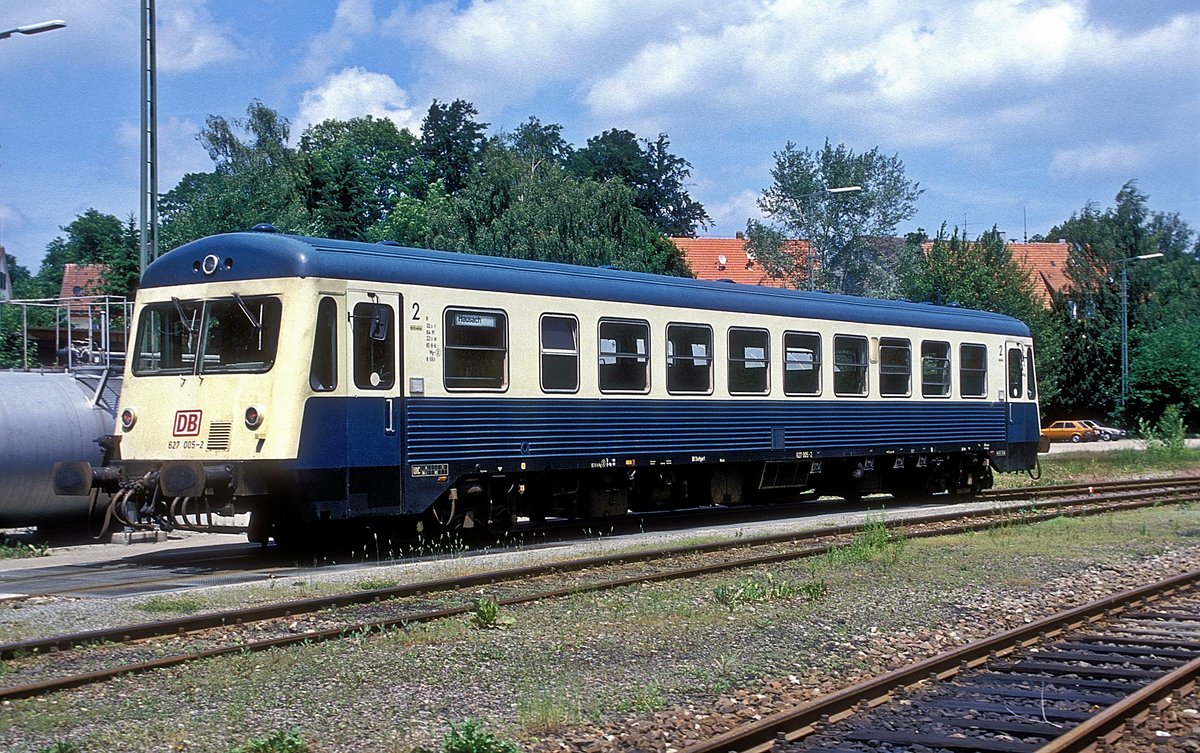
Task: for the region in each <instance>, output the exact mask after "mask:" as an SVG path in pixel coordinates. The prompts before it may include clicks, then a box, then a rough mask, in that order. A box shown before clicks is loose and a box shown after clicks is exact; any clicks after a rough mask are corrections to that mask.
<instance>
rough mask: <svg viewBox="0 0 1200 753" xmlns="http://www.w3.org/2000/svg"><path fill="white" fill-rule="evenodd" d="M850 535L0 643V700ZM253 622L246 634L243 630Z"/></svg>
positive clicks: (781, 538)
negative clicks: (489, 597)
mask: <svg viewBox="0 0 1200 753" xmlns="http://www.w3.org/2000/svg"><path fill="white" fill-rule="evenodd" d="M1194 482H1195V480H1189V483H1187V484H1161V483H1160V484H1158V485H1157V486H1155V487H1153V488H1151V489H1141V490H1134V491H1127V490H1125V491H1119V492H1112V493H1110V494H1109V495H1105V496H1101V495H1091V496H1090V498H1088V499H1084V500H1081V501H1079V502H1076V503H1073V504H1072V503H1067V502H1064V501H1063V500H1055V501H1053V502H1051V501H1045V502H1043V503H1040V504H1041V505H1042V506H1043V509H1042V510H1040V511H1037V510H1023V511H1021V512H1020V513H1019V514H1014V513H1012V512H1011V511H1000V512H997V513H992V514H991V515H983V514H978V513H977V514H974V515H972V516H970V517H969V519H967V520H963V519H962V516H961V515H954V514H945V513H943V514H940V515H935V516H929V518H928V519H926V520H922V521H919V522H917V521H911V520H910V521H906V523H905V527H904V531H903V535H904V536H905V537H908V538H915V537H927V536H939V535H946V534H951V533H957V532H962V531H969V530H979V529H987V528H989V527H994V526H996V525H1008V524H1013V523H1016V522H1019V523H1027V522H1034V521H1036V520H1043V519H1049V518H1054V517H1058V516H1060V515H1083V514H1096V513H1100V512H1106V511H1111V510H1120V509H1128V508H1131V507H1138V506H1146V505H1152V504H1162V503H1164V502H1175V501H1188V500H1196V499H1198V498H1200V484H1197V483H1194ZM859 532H860V529H859V528H858V527H842V528H836V529H826V530H822V531H815V532H809V533H808V534H785V535H777V536H767V537H760V538H758V539H741V540H738V541H735V542H730V541H724V542H719V543H710V544H699V545H690V546H680V547H675V548H672V549H666V550H655V551H647V552H642V553H628V552H626V553H621V554H615V555H608V556H602V557H590V558H584V559H573V560H569V561H561V562H553V563H548V564H542V565H537V566H530V567H522V568H514V569H509V570H502V571H493V572H486V573H481V574H475V575H468V576H463V577H456V578H447V579H443V580H437V581H428V582H424V583H419V584H412V585H406V586H399V587H394V588H381V589H374V590H369V591H360V592H356V593H349V594H340V595H335V596H330V597H323V598H317V599H306V600H302V601H292V602H287V603H282V604H273V605H266V606H257V607H250V608H246V609H238V610H228V611H224V612H216V613H209V614H202V615H196V616H191V617H185V618H179V619H174V620H163V621H155V622H148V623H140V624H134V625H122V626H117V627H114V628H106V629H101V630H92V631H87V632H81V633H74V634H70V635H55V636H47V637H44V638H37V639H30V640H25V641H18V642H13V643H7V644H3V645H0V659H4V660H8V661H10V662H11V664H10V665H9V666H8V667H7V670H8V671H7V672H5V673H4V674H3V676H2V679H0V683H4V685H5V687H0V700H11V699H17V698H27V697H33V696H39V695H44V694H46V693H50V692H54V691H57V690H62V689H66V688H70V687H77V686H80V685H86V684H90V683H94V682H102V681H104V680H107V679H110V678H112V677H116V676H119V675H125V674H133V673H137V672H145V671H149V670H152V669H156V668H163V667H169V666H175V665H179V664H183V663H186V662H189V661H194V660H196V659H202V658H208V657H213V656H219V655H222V654H229V653H234V652H254V651H264V650H269V649H273V648H278V647H283V646H289V645H296V644H300V643H313V642H319V641H327V640H337V639H340V638H344V637H347V636H352V635H364V634H369V633H371V632H372V631H381V630H390V629H397V628H404V627H406V626H409V625H412V624H415V623H420V622H427V621H431V620H436V619H442V618H446V617H453V616H459V615H466V614H469V613H471V612H472V611H473V610H474V609H475V608H476V600H475V599H474V598H473V597H468V598H464V597H463V596H462V595H461V592H463V591H464V590H467V589H479V588H481V587H485V588H487V589H488V590H489V591H491V592H493V593H494V594H495V599H496V602H497V604H499V605H504V606H511V605H516V604H521V603H525V602H531V601H537V600H543V599H551V598H556V597H560V596H566V595H569V594H574V593H581V592H586V591H596V590H602V589H613V588H619V587H622V586H628V585H632V584H636V583H646V582H653V581H665V580H670V579H680V578H690V577H697V576H701V575H706V574H711V573H717V572H722V571H727V570H733V569H741V568H750V567H758V566H763V565H767V564H774V563H779V562H785V561H789V560H796V559H800V558H804V557H812V556H818V555H821V554H823V553H825V552H829V551H831V550H833V549H835V548H837V547H840V546H845V545H846V544H848V543H850V542H851V541H852V540H853V538H854V537H855V536H856V535H857V534H858V533H859ZM565 573H572V576H571V580H572V581H573V582H572V583H571V584H570V585H569V586H565V587H564V586H563V585H562V580H563V578H564V574H565ZM333 610H338V611H337V612H336V613H335V612H334V611H333ZM256 624H257V625H258V626H257V627H256V628H255V629H253V630H251V629H250V626H252V625H256ZM97 646H99V647H100V648H95V647H97Z"/></svg>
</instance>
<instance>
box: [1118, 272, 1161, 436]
mask: <svg viewBox="0 0 1200 753" xmlns="http://www.w3.org/2000/svg"><path fill="white" fill-rule="evenodd" d="M1160 256H1162V253H1156V254H1142V255H1141V256H1130V257H1127V258H1124V259H1118V260H1117V263H1118V264H1120V265H1121V412H1122V413H1124V412H1125V396H1126V395H1127V394H1128V393H1129V265H1130V263H1132V262H1135V261H1140V260H1142V259H1157V258H1159V257H1160Z"/></svg>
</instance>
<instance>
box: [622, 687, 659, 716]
mask: <svg viewBox="0 0 1200 753" xmlns="http://www.w3.org/2000/svg"><path fill="white" fill-rule="evenodd" d="M666 704H667V699H666V697H665V696H663V692H662V690H661V689H660V688H658V687H657V686H654V685H639V686H638V687H636V688H634V689H633V690H632V691H631V692H630V694H629V696H628V697H627V698H625V699H624V700H623V701H622V702H621V703H619V704H618V708H619V710H620V711H643V712H644V711H654V710H656V709H660V708H662V707H663V706H665V705H666Z"/></svg>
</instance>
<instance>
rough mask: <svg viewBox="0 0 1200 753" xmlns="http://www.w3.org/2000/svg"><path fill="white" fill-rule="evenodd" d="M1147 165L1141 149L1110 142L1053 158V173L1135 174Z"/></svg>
mask: <svg viewBox="0 0 1200 753" xmlns="http://www.w3.org/2000/svg"><path fill="white" fill-rule="evenodd" d="M1145 164H1146V153H1145V150H1144V149H1143V148H1142V147H1139V146H1135V145H1133V144H1122V143H1119V142H1115V141H1109V142H1105V143H1102V144H1088V145H1084V146H1080V147H1076V148H1074V149H1065V150H1063V151H1060V152H1058V153H1057V154H1056V155H1054V159H1053V160H1051V162H1050V170H1051V172H1052V173H1053V174H1054V175H1056V176H1059V177H1063V178H1074V177H1079V176H1087V175H1106V176H1107V175H1113V176H1123V175H1135V174H1137V172H1138V171H1139V170H1140V169H1142V168H1143V167H1144V166H1145Z"/></svg>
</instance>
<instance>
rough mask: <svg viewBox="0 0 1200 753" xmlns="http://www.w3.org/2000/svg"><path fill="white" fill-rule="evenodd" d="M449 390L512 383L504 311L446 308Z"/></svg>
mask: <svg viewBox="0 0 1200 753" xmlns="http://www.w3.org/2000/svg"><path fill="white" fill-rule="evenodd" d="M445 323H446V326H445V338H446V348H445V350H446V352H445V358H444V361H443V362H444V364H445V372H444V373H445V379H446V389H448V390H502V389H504V388H505V387H507V386H508V316H507V315H506V314H505V313H504V312H503V311H487V310H480V309H446V314H445Z"/></svg>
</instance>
